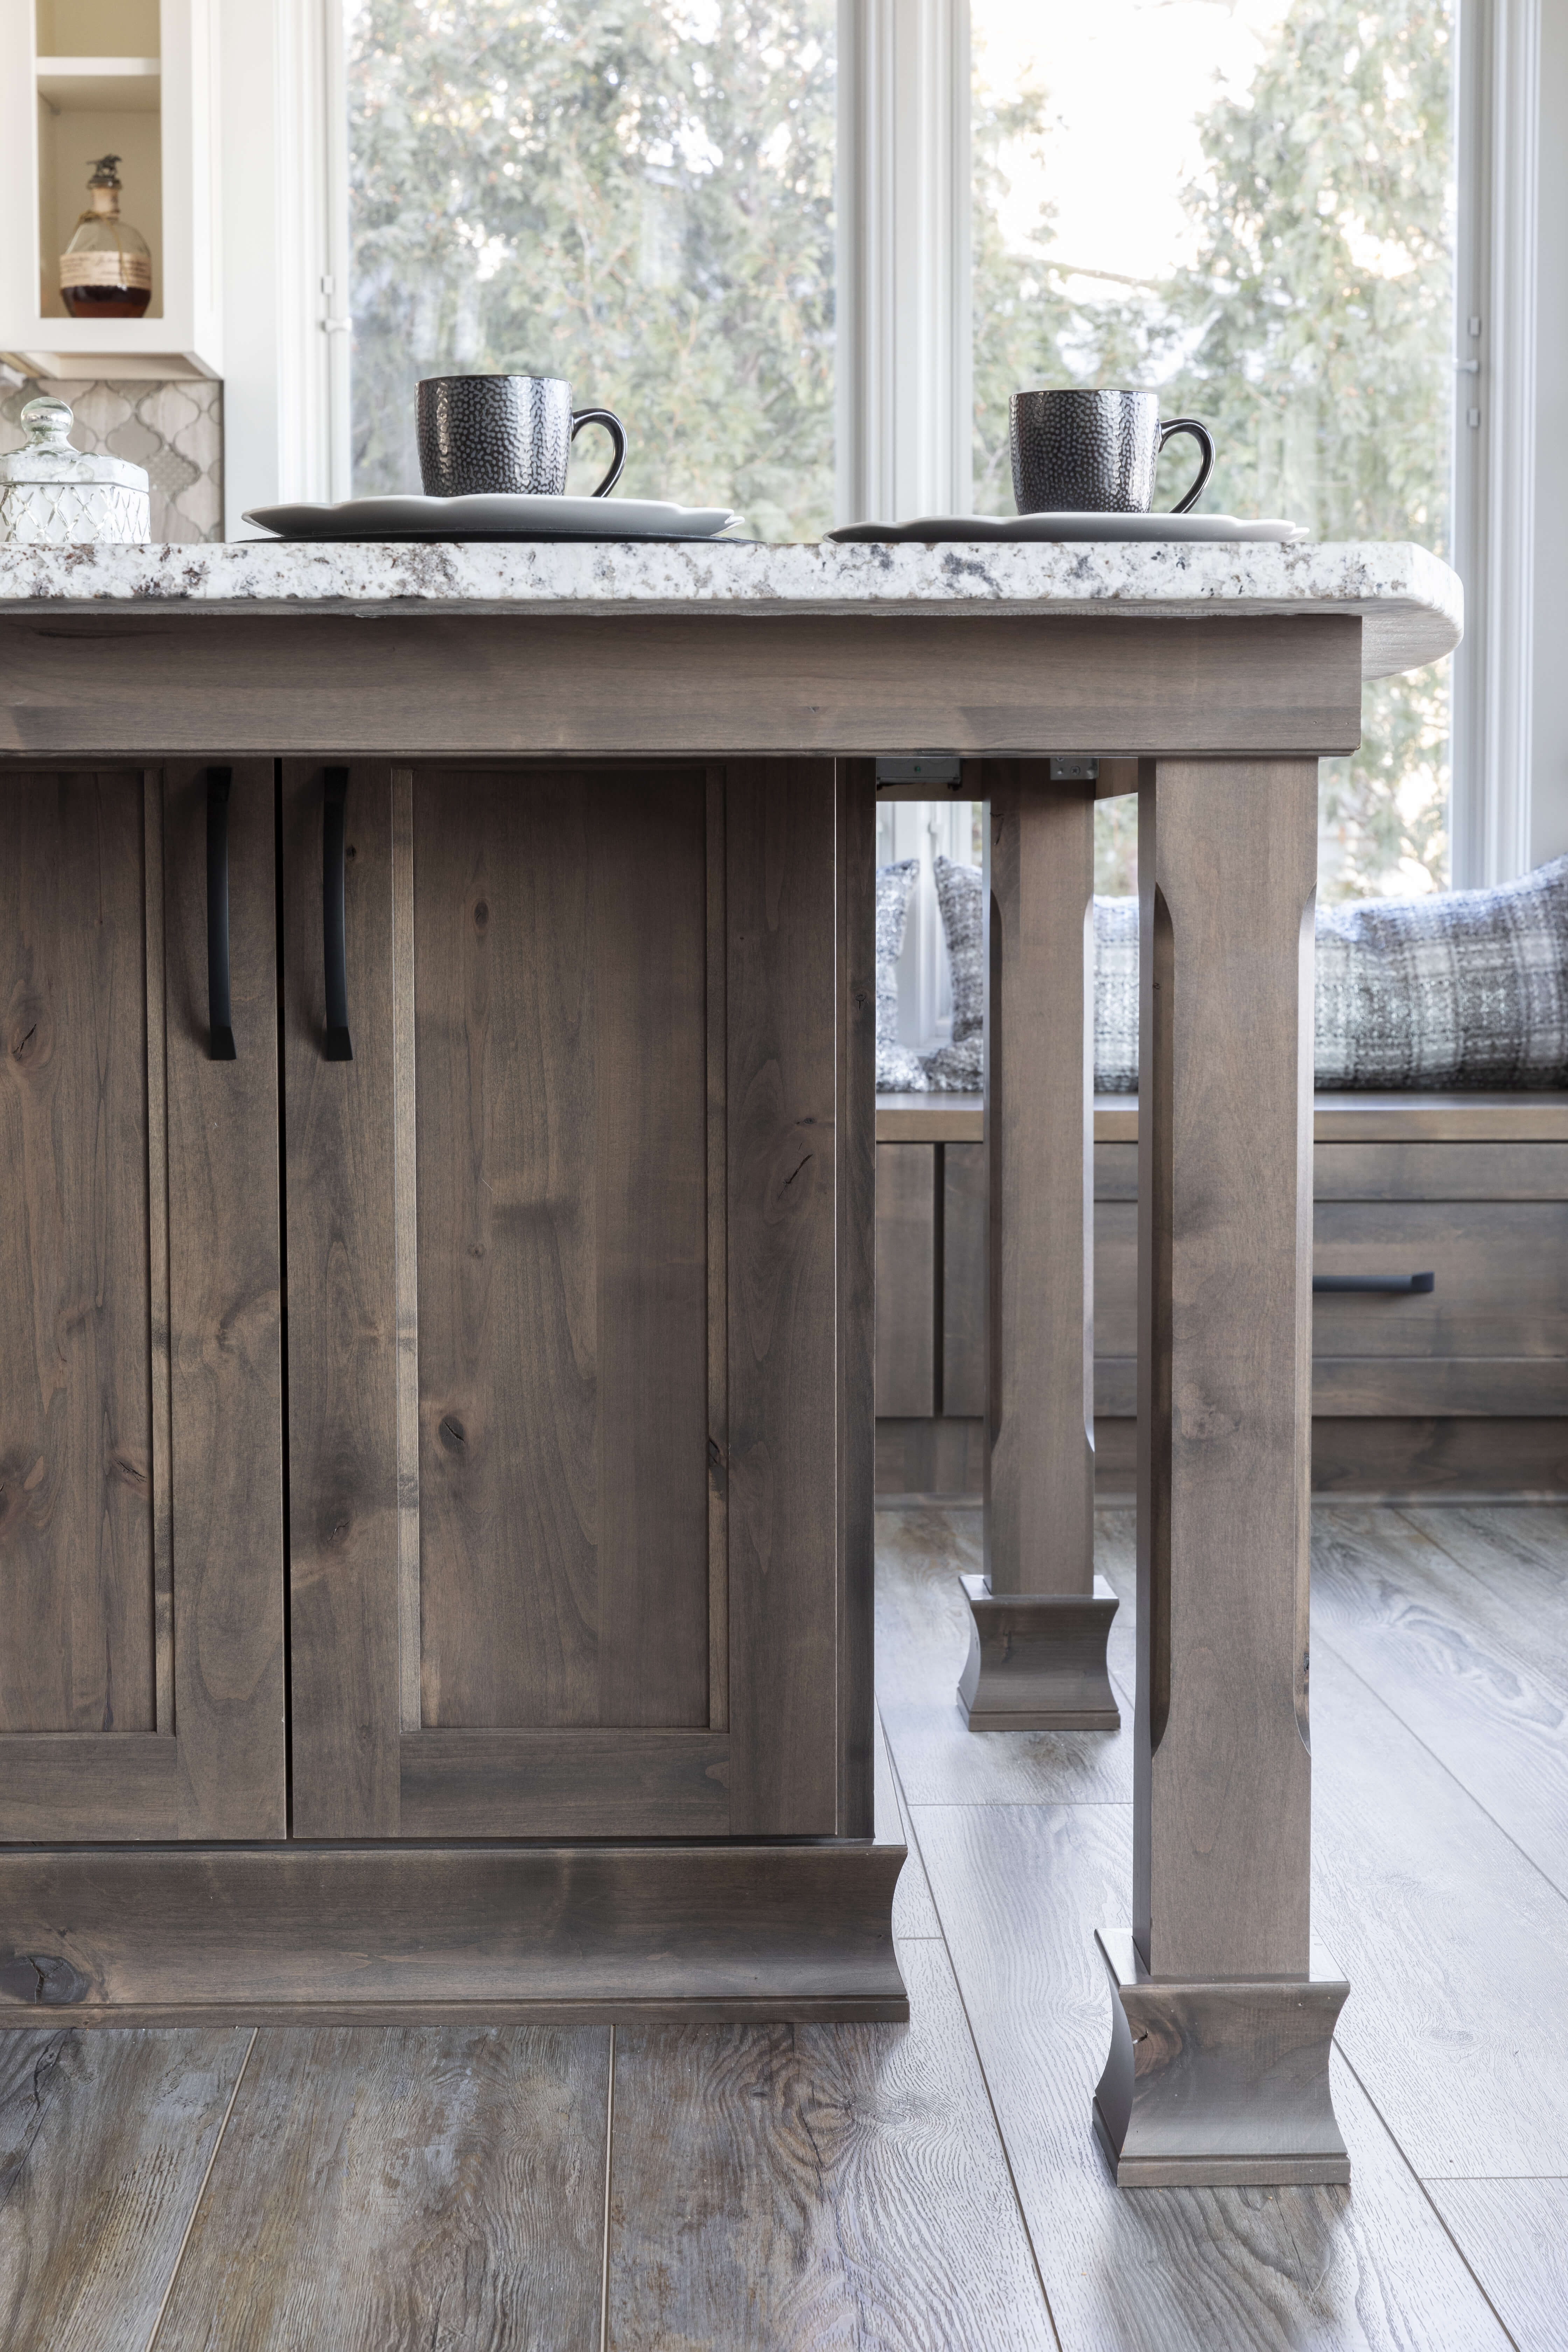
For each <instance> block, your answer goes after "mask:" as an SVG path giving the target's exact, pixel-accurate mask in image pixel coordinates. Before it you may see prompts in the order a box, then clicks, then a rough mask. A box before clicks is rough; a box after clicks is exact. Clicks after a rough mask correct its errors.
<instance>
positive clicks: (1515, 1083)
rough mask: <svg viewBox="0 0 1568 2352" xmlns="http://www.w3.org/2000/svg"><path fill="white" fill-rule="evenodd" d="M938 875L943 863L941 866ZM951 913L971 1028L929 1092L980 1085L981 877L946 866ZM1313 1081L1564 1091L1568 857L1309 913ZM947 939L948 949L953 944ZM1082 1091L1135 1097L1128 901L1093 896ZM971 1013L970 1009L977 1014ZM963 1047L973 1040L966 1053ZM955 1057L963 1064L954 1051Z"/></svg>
mask: <svg viewBox="0 0 1568 2352" xmlns="http://www.w3.org/2000/svg"><path fill="white" fill-rule="evenodd" d="M938 864H939V866H942V865H945V864H946V861H945V860H939V861H938ZM945 879H946V895H945V896H943V892H942V877H941V875H940V874H939V877H938V896H939V898H941V899H942V913H943V918H944V920H945V919H946V916H947V909H948V906H949V904H950V903H952V905H954V906H955V907H957V908H963V910H964V928H963V931H962V933H961V936H960V953H961V954H962V956H963V960H964V969H965V972H966V975H967V976H968V977H969V979H970V982H971V985H972V986H973V989H974V992H975V998H976V999H977V1000H978V1017H977V1018H975V1020H974V1028H973V1032H970V1033H968V1034H967V1036H966V1039H965V1040H964V1041H960V1039H959V1036H958V1021H959V994H960V988H959V980H958V976H957V968H956V961H955V970H954V978H953V991H952V994H953V1038H954V1043H953V1045H952V1046H948V1047H943V1049H942V1052H941V1053H940V1054H935V1055H928V1056H927V1057H926V1068H927V1072H928V1083H929V1084H930V1085H931V1086H932V1087H943V1088H949V1087H951V1088H955V1089H960V1090H963V1091H964V1092H972V1091H973V1090H975V1089H977V1088H978V1087H979V1086H980V1084H981V1066H980V1050H979V1047H980V1038H979V1033H980V1029H981V1026H982V1025H983V1023H984V996H983V993H982V992H981V985H980V983H981V955H982V948H981V945H980V943H979V940H978V937H977V936H972V929H971V926H973V932H974V933H975V934H977V932H978V928H979V923H980V906H981V902H980V874H979V869H978V868H977V867H975V866H948V867H947V873H946V877H945ZM1317 932H1318V953H1317V1003H1316V1008H1315V1012H1316V1056H1315V1060H1316V1079H1317V1084H1318V1086H1319V1087H1321V1088H1324V1089H1325V1090H1327V1089H1333V1090H1336V1091H1339V1090H1344V1091H1352V1090H1355V1089H1358V1088H1359V1089H1363V1090H1386V1091H1397V1090H1400V1089H1406V1090H1408V1089H1425V1090H1427V1091H1430V1092H1434V1093H1436V1092H1444V1091H1450V1090H1453V1091H1458V1090H1460V1089H1463V1088H1465V1087H1490V1088H1495V1089H1498V1090H1503V1089H1512V1088H1519V1087H1562V1086H1568V857H1560V858H1558V859H1556V860H1555V861H1554V863H1553V864H1552V865H1550V866H1539V867H1537V869H1536V871H1535V872H1534V873H1533V874H1527V875H1525V876H1524V877H1522V879H1521V880H1520V881H1518V882H1505V883H1502V884H1500V886H1499V887H1497V888H1495V889H1491V890H1447V891H1440V892H1436V893H1435V894H1433V895H1432V896H1431V897H1428V898H1371V899H1366V900H1363V902H1362V903H1360V904H1359V905H1355V906H1342V907H1321V908H1319V909H1318V924H1317ZM951 936H952V935H951V933H950V940H951ZM1094 937H1095V949H1096V964H1095V991H1094V1083H1095V1087H1096V1090H1097V1092H1099V1093H1100V1094H1136V1093H1137V1091H1138V901H1137V899H1136V898H1096V900H1095V902H1094ZM975 1010H976V1007H975V1001H974V1000H970V1001H969V1002H968V1003H967V1005H966V1012H967V1014H968V1015H969V1017H974V1015H975ZM971 1039H972V1041H973V1042H970V1040H971ZM965 1045H966V1046H967V1050H963V1047H964V1046H965Z"/></svg>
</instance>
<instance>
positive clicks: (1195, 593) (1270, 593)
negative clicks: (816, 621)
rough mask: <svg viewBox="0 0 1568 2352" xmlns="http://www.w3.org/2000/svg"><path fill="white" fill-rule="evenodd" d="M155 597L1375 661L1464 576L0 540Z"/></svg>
mask: <svg viewBox="0 0 1568 2352" xmlns="http://www.w3.org/2000/svg"><path fill="white" fill-rule="evenodd" d="M101 604H142V605H150V604H156V605H159V606H161V607H163V609H165V610H183V611H188V612H195V611H212V610H213V609H215V608H227V609H231V610H232V609H234V608H236V607H244V608H247V609H249V610H251V611H253V612H289V611H297V610H298V609H299V607H300V605H301V604H305V605H309V606H311V607H313V608H315V609H318V610H334V609H335V610H340V611H342V610H346V611H354V612H359V613H362V614H366V615H369V614H374V613H375V612H378V611H379V612H386V611H395V612H402V613H406V612H408V611H409V610H410V609H418V610H424V611H426V612H440V611H447V612H450V611H452V610H454V609H456V610H460V611H467V612H510V611H517V610H519V609H526V608H529V607H533V608H535V609H537V608H539V607H550V608H552V609H555V610H559V609H561V608H562V607H563V606H573V607H576V608H577V609H579V610H582V609H587V610H590V611H593V610H602V609H603V608H605V606H607V605H620V606H623V607H624V606H626V605H633V606H636V607H637V608H639V609H641V610H643V611H645V612H683V611H690V610H691V609H692V608H693V607H712V606H717V605H721V606H725V607H728V608H729V609H731V610H734V609H736V608H740V609H752V610H756V609H758V608H766V609H768V610H771V611H773V612H775V613H778V612H789V611H796V612H802V611H805V612H818V613H823V612H826V613H832V612H863V611H866V610H868V609H872V610H882V611H887V610H889V609H900V608H902V609H904V610H908V609H910V607H916V608H926V609H929V608H930V607H931V606H933V605H935V606H941V607H942V608H944V609H946V610H948V611H950V612H960V613H984V612H994V611H995V610H996V609H997V608H998V607H999V606H1000V607H1003V608H1005V609H1006V610H1008V611H1011V612H1060V611H1063V610H1071V611H1077V612H1079V613H1102V614H1112V615H1114V614H1163V615H1168V616H1171V617H1180V616H1183V615H1193V614H1212V613H1214V612H1216V611H1226V612H1235V611H1237V610H1241V611H1244V612H1247V613H1251V614H1271V613H1300V612H1347V611H1348V612H1357V613H1360V614H1363V616H1364V617H1365V619H1366V620H1367V623H1368V626H1367V629H1366V631H1365V650H1364V656H1363V667H1364V668H1365V669H1366V671H1367V674H1368V675H1369V676H1383V675H1386V674H1388V673H1390V672H1392V671H1394V670H1399V669H1409V668H1415V667H1419V666H1420V665H1421V664H1423V663H1426V662H1429V661H1436V660H1438V659H1440V658H1441V656H1443V655H1445V654H1447V653H1449V652H1451V651H1452V650H1453V648H1454V646H1456V645H1458V641H1459V636H1460V634H1461V632H1462V629H1463V625H1464V591H1463V589H1462V587H1461V585H1460V583H1459V581H1458V577H1457V575H1456V574H1455V573H1454V572H1451V571H1450V570H1449V568H1448V566H1447V564H1446V563H1444V562H1441V561H1440V560H1439V559H1438V558H1437V557H1436V556H1435V555H1431V554H1429V553H1428V552H1427V551H1426V549H1425V548H1420V547H1415V546H1412V545H1409V544H1407V543H1404V542H1401V541H1390V542H1387V543H1381V542H1374V543H1368V544H1361V543H1358V542H1354V541H1346V542H1333V541H1330V542H1325V543H1323V544H1321V545H1312V544H1303V545H1300V546H1296V547H1279V546H1273V545H1265V544H1253V543H1241V544H1238V543H1236V542H1233V541H1225V542H1218V541H1216V542H1211V543H1209V544H1206V545H1190V544H1185V543H1181V542H1176V541H1165V542H1161V541H1142V542H1139V541H1121V542H1105V543H1100V544H1094V545H1085V544H1083V543H1082V542H1078V543H1075V544H1072V545H1061V546H1040V545H1009V544H1006V543H1005V542H1004V543H996V542H977V543H975V544H973V545H969V544H955V543H949V544H943V545H940V546H925V545H921V546H911V545H900V546H896V547H879V546H839V545H837V544H836V543H834V542H832V541H824V542H823V543H821V544H819V545H812V546H792V547H773V546H766V545H761V544H757V543H747V542H743V541H742V542H740V543H735V542H724V541H714V542H706V541H703V542H692V541H679V542H675V543H664V544H660V543H656V542H648V541H641V542H638V541H595V542H590V543H584V544H583V545H574V544H570V543H565V544H563V543H559V542H558V543H555V544H552V545H542V544H540V543H537V542H534V543H530V542H510V541H508V542H504V543H502V542H479V543H470V544H468V545H451V546H447V545H439V546H432V545H428V544H426V545H420V544H411V543H408V542H404V541H331V542H325V541H310V542H300V541H292V542H286V541H233V542H229V543H226V544H225V543H216V544H205V545H196V546H191V545H186V546H169V547H116V546H108V545H95V546H85V547H71V548H36V547H24V546H18V545H14V544H7V545H0V611H4V610H5V609H6V608H7V607H8V608H10V609H11V610H12V611H13V612H16V611H17V610H19V609H22V610H25V609H27V608H34V609H37V608H54V609H56V610H58V608H59V607H61V606H62V605H64V606H74V607H77V608H82V607H88V608H90V607H92V606H95V605H101Z"/></svg>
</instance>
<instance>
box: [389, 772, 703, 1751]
mask: <svg viewBox="0 0 1568 2352" xmlns="http://www.w3.org/2000/svg"><path fill="white" fill-rule="evenodd" d="M706 800H707V791H706V779H705V777H704V776H703V774H702V772H700V771H695V772H693V771H689V770H688V771H684V772H682V771H662V772H652V773H647V774H637V775H626V774H624V773H617V774H614V775H601V776H594V775H587V776H584V775H580V774H572V775H566V774H563V773H561V772H556V773H554V774H551V773H549V772H545V773H542V774H541V773H531V774H529V775H526V776H518V775H516V774H508V773H507V772H504V771H503V772H493V771H492V772H486V771H483V770H478V771H474V772H469V773H462V772H454V771H447V772H442V771H439V770H425V769H421V770H419V771H418V772H416V777H415V783H414V970H415V1005H416V1060H417V1069H418V1085H417V1099H418V1120H417V1124H418V1171H417V1207H416V1215H417V1223H418V1234H419V1339H418V1356H419V1421H420V1449H419V1488H420V1505H421V1591H422V1596H423V1648H422V1658H421V1686H422V1691H423V1698H424V1720H425V1722H426V1724H427V1725H430V1726H432V1727H434V1726H440V1727H444V1728H449V1729H459V1728H479V1727H484V1728H486V1729H491V1728H500V1727H505V1726H510V1725H520V1726H521V1725H528V1726H531V1727H546V1726H550V1725H607V1724H617V1725H637V1726H653V1725H669V1726H689V1727H695V1726H699V1725H705V1724H706V1722H707V1720H708V1543H707V1538H708V1492H707V1489H708V1460H707V1423H708V1392H707V1381H708V1290H707V1284H708V1242H707V1214H708V1212H707V1157H708V1139H707V1067H706V1040H705V997H706V966H707V881H706V843H705V832H706V826H705V812H706Z"/></svg>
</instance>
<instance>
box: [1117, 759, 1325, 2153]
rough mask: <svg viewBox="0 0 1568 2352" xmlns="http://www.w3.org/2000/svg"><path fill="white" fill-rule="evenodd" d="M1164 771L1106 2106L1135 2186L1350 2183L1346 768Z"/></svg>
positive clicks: (1154, 829)
mask: <svg viewBox="0 0 1568 2352" xmlns="http://www.w3.org/2000/svg"><path fill="white" fill-rule="evenodd" d="M1140 784H1141V789H1140V822H1139V839H1138V865H1139V881H1140V893H1141V898H1142V925H1141V957H1142V966H1141V975H1140V977H1141V986H1142V1017H1141V1030H1142V1040H1141V1076H1140V1087H1139V1102H1138V1220H1139V1228H1138V1286H1139V1334H1138V1339H1139V1353H1138V1704H1137V1723H1136V1730H1135V1753H1134V1788H1133V1822H1134V1831H1133V1839H1134V1863H1133V1879H1134V1892H1133V1910H1132V1927H1131V1934H1129V1933H1128V1932H1127V1931H1126V1930H1121V1931H1119V1932H1115V1933H1106V1934H1104V1935H1102V1936H1101V1937H1100V1944H1101V1948H1102V1950H1103V1952H1104V1954H1105V1958H1106V1960H1107V1963H1108V1966H1109V1967H1110V1975H1111V1981H1112V1987H1113V1990H1114V1993H1115V1995H1116V1999H1115V2000H1114V2001H1113V2004H1112V2046H1111V2053H1110V2062H1109V2063H1108V2065H1107V2068H1106V2072H1105V2076H1104V2078H1103V2080H1102V2081H1101V2083H1100V2089H1099V2092H1098V2094H1097V2098H1096V2111H1097V2117H1098V2121H1099V2126H1100V2132H1101V2135H1102V2137H1103V2138H1104V2139H1105V2141H1106V2143H1107V2145H1108V2147H1109V2149H1110V2154H1111V2158H1112V2161H1113V2162H1114V2163H1115V2165H1116V2168H1117V2178H1118V2179H1119V2180H1120V2181H1121V2183H1122V2184H1123V2185H1124V2186H1133V2187H1137V2186H1159V2185H1162V2184H1166V2183H1173V2182H1178V2181H1189V2182H1202V2183H1207V2184H1212V2183H1217V2182H1226V2181H1242V2182H1247V2181H1327V2180H1344V2179H1348V2178H1349V2164H1348V2159H1347V2158H1346V2155H1345V2149H1344V2142H1343V2140H1342V2138H1341V2137H1340V2134H1339V2130H1338V2127H1337V2126H1336V2124H1335V2121H1334V2115H1333V2108H1332V2105H1331V2101H1330V2096H1329V2074H1328V2064H1329V2048H1330V2044H1331V2041H1332V2039H1333V2030H1334V2021H1335V2019H1336V2017H1337V2015H1338V2013H1339V2009H1340V2004H1341V2003H1342V2000H1343V1999H1344V1996H1345V1992H1346V1990H1347V1988H1346V1987H1345V1986H1344V1985H1343V1984H1342V1983H1341V1982H1338V1981H1337V1980H1331V1979H1313V1978H1312V1976H1311V1973H1310V1958H1309V1948H1308V1916H1307V1914H1308V1888H1309V1879H1310V1771H1311V1768H1310V1757H1309V1754H1308V1748H1307V1564H1308V1537H1309V1514H1310V1475H1309V1474H1310V1452H1309V1449H1310V1432H1311V1421H1310V1414H1311V1247H1312V1234H1311V1215H1312V1184H1311V1131H1312V1130H1311V1112H1312V943H1313V941H1312V921H1313V894H1314V887H1315V882H1316V874H1317V763H1316V761H1311V760H1300V759H1295V760H1236V761H1199V760H1161V761H1158V762H1157V763H1156V762H1145V763H1144V766H1143V768H1142V772H1141V779H1140Z"/></svg>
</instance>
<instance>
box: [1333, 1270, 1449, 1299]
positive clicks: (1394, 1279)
mask: <svg viewBox="0 0 1568 2352" xmlns="http://www.w3.org/2000/svg"><path fill="white" fill-rule="evenodd" d="M1312 1287H1313V1289H1314V1290H1381V1291H1384V1292H1393V1293H1394V1294H1396V1295H1397V1296H1399V1297H1409V1295H1410V1293H1411V1292H1412V1291H1418V1290H1436V1287H1437V1277H1436V1275H1435V1274H1315V1275H1314V1276H1312Z"/></svg>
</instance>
